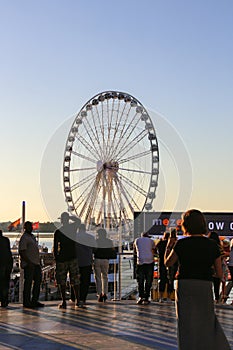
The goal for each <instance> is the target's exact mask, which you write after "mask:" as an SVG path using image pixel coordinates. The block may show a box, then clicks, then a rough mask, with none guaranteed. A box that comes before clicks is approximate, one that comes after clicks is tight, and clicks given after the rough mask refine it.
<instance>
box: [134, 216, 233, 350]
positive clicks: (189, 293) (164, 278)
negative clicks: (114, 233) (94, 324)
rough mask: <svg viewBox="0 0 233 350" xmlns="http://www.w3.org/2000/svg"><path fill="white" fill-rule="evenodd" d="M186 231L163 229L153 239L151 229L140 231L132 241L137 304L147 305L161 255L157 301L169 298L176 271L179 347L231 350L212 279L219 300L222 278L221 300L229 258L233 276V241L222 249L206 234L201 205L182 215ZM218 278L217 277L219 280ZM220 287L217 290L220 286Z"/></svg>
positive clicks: (181, 348) (190, 349)
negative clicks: (155, 260) (179, 233)
mask: <svg viewBox="0 0 233 350" xmlns="http://www.w3.org/2000/svg"><path fill="white" fill-rule="evenodd" d="M182 230H183V234H184V236H183V237H182V239H179V240H177V237H176V232H175V231H174V230H173V231H171V232H165V233H164V236H163V238H162V239H161V240H160V241H159V242H158V243H157V244H155V243H154V242H153V240H151V239H150V237H149V235H148V233H145V232H144V233H142V235H141V237H139V238H137V239H136V240H135V242H134V250H135V254H136V255H137V268H136V277H137V281H138V290H139V299H138V300H137V304H148V303H149V298H148V293H149V290H150V289H151V286H152V280H153V278H152V277H151V271H153V262H152V261H153V257H154V254H155V253H156V251H157V253H158V255H159V279H160V282H159V301H160V302H162V301H163V300H164V292H165V288H166V287H167V295H168V299H169V297H170V296H171V293H172V292H173V289H174V278H175V275H176V274H178V275H177V283H176V291H175V305H176V316H177V325H178V327H177V330H178V333H177V338H178V348H179V350H187V349H189V350H206V349H211V350H220V349H221V350H230V345H229V343H228V341H227V338H226V336H225V334H224V332H223V330H222V328H221V325H220V324H219V322H218V320H217V317H216V315H215V312H214V300H213V283H215V284H216V285H215V284H214V291H215V299H216V298H217V299H216V302H218V301H219V298H220V297H219V288H220V282H221V283H222V294H223V300H225V299H226V295H225V294H224V293H225V282H226V271H225V270H226V268H227V263H226V258H227V257H230V259H229V269H230V271H231V278H232V267H233V264H232V259H233V244H232V243H233V240H232V241H231V248H229V249H228V248H226V247H225V249H224V246H223V245H222V244H221V242H220V241H217V242H216V239H215V238H214V236H215V235H214V234H213V233H212V234H209V235H208V236H207V225H206V220H205V218H204V215H203V214H202V213H201V212H200V211H198V210H195V209H193V210H189V211H187V212H186V213H184V214H183V217H182ZM216 281H217V282H216ZM217 287H218V290H217Z"/></svg>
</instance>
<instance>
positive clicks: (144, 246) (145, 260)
mask: <svg viewBox="0 0 233 350" xmlns="http://www.w3.org/2000/svg"><path fill="white" fill-rule="evenodd" d="M133 249H134V253H135V255H136V257H137V265H136V278H137V282H138V293H139V299H138V300H137V304H138V305H140V304H144V305H146V304H149V303H150V301H149V297H150V292H151V286H152V282H153V277H154V252H155V243H154V241H153V240H152V239H151V238H150V237H149V235H148V233H147V232H143V233H142V234H141V237H138V238H136V239H135V241H134V244H133Z"/></svg>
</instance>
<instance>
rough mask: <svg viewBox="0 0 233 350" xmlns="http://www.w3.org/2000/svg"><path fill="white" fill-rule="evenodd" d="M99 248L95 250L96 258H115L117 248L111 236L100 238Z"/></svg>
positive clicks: (97, 242)
mask: <svg viewBox="0 0 233 350" xmlns="http://www.w3.org/2000/svg"><path fill="white" fill-rule="evenodd" d="M96 246H97V248H96V249H95V250H94V256H95V259H114V258H115V254H114V253H115V249H114V247H113V243H112V241H111V239H109V238H101V239H100V238H98V239H97V240H96Z"/></svg>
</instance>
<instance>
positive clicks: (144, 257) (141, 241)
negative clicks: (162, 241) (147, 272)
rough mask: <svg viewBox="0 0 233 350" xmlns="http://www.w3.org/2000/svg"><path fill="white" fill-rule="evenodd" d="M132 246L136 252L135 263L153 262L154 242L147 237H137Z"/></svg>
mask: <svg viewBox="0 0 233 350" xmlns="http://www.w3.org/2000/svg"><path fill="white" fill-rule="evenodd" d="M134 247H135V249H136V252H137V264H138V265H143V264H152V263H153V262H154V253H153V250H154V249H155V243H154V241H153V240H152V239H150V238H149V237H138V238H136V240H135V241H134Z"/></svg>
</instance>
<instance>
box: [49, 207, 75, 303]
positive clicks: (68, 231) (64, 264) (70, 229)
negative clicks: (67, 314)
mask: <svg viewBox="0 0 233 350" xmlns="http://www.w3.org/2000/svg"><path fill="white" fill-rule="evenodd" d="M60 219H61V227H60V228H59V229H57V230H56V231H55V232H54V244H53V252H54V258H55V260H56V281H57V284H58V285H59V288H60V292H61V297H62V303H61V304H59V308H60V309H66V283H67V274H68V273H69V279H70V284H71V286H72V288H73V289H74V294H75V297H76V306H77V307H78V305H79V267H78V260H77V243H76V239H77V229H78V227H79V226H80V223H81V221H80V219H79V218H78V217H76V216H70V215H69V214H68V213H66V212H64V213H62V214H61V218H60ZM70 220H71V221H72V223H70V222H69V221H70Z"/></svg>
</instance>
